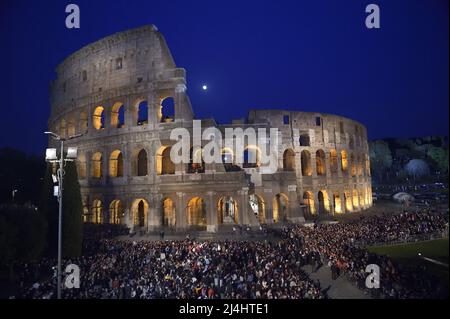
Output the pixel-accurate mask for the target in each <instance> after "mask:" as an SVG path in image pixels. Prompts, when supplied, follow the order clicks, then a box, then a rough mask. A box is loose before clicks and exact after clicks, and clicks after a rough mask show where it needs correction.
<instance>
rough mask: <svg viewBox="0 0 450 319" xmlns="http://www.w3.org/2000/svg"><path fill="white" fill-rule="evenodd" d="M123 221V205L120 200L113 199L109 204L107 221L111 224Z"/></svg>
mask: <svg viewBox="0 0 450 319" xmlns="http://www.w3.org/2000/svg"><path fill="white" fill-rule="evenodd" d="M122 221H123V206H122V202H121V201H120V200H118V199H115V200H113V201H112V202H111V204H109V222H110V223H111V224H122Z"/></svg>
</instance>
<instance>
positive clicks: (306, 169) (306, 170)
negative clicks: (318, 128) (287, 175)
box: [300, 150, 312, 176]
mask: <svg viewBox="0 0 450 319" xmlns="http://www.w3.org/2000/svg"><path fill="white" fill-rule="evenodd" d="M300 156H301V164H302V175H303V176H311V175H312V167H311V153H310V152H308V151H307V150H303V151H302V152H301V155H300Z"/></svg>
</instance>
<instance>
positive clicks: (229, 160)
mask: <svg viewBox="0 0 450 319" xmlns="http://www.w3.org/2000/svg"><path fill="white" fill-rule="evenodd" d="M221 154H222V163H223V167H224V168H225V171H226V172H233V171H239V170H241V168H240V167H239V166H237V165H236V164H235V163H234V152H233V150H232V149H230V148H228V147H224V148H222V150H221Z"/></svg>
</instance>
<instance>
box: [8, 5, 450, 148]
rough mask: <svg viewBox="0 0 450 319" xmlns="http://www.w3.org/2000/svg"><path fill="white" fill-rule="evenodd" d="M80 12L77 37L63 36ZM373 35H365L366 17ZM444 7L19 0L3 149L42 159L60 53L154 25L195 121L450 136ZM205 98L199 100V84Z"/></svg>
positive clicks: (11, 36) (11, 18)
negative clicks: (374, 15) (252, 115)
mask: <svg viewBox="0 0 450 319" xmlns="http://www.w3.org/2000/svg"><path fill="white" fill-rule="evenodd" d="M69 3H76V4H78V5H79V6H80V10H81V29H78V30H75V29H71V30H69V29H66V27H65V18H66V15H67V14H66V13H65V7H66V5H67V4H69ZM369 3H376V4H378V5H379V6H380V9H381V29H379V30H374V29H372V30H369V29H367V28H366V27H365V24H364V21H365V17H366V15H367V14H366V13H365V7H366V5H367V4H369ZM448 3H449V2H448V0H417V1H412V0H407V1H406V0H405V1H398V0H389V1H381V0H368V1H356V0H348V1H344V0H340V1H338V0H336V1H324V0H320V1H262V0H259V1H244V0H240V1H234V0H227V1H216V0H209V1H198V0H195V1H194V0H192V1H186V0H184V1H171V0H163V1H156V0H146V1H137V0H110V1H100V0H96V1H92V0H91V1H84V0H73V1H61V0H60V1H55V0H45V1H22V0H2V1H1V3H0V33H1V50H0V58H1V60H0V61H1V63H2V64H1V71H2V76H1V77H0V81H1V83H0V96H1V116H0V128H1V129H0V130H1V131H0V132H1V133H0V147H4V146H11V147H15V148H18V149H21V150H24V151H26V152H29V153H36V154H42V153H43V152H44V149H45V146H46V137H45V136H44V134H43V133H42V132H43V131H44V130H45V129H46V123H47V118H48V115H49V111H50V106H49V102H48V95H49V93H48V87H49V82H50V81H51V80H52V79H53V78H54V77H55V72H54V70H55V68H56V66H57V64H58V63H60V62H61V61H62V60H63V59H64V58H65V57H66V56H67V55H69V54H71V53H72V52H74V51H76V50H78V49H80V48H81V47H83V46H84V45H86V44H89V43H91V42H93V41H96V40H98V39H100V38H102V37H104V36H107V35H110V34H112V33H115V32H118V31H123V30H125V29H129V28H134V27H138V26H141V25H144V24H155V25H156V26H157V27H158V29H159V30H160V31H161V32H162V34H163V35H164V36H165V38H166V41H167V43H168V45H169V48H170V49H171V52H172V55H173V57H174V59H175V62H176V64H177V66H179V67H183V68H185V69H186V70H187V81H188V94H189V96H190V98H191V102H192V105H193V108H194V112H195V115H196V117H214V118H216V119H217V120H218V121H219V122H221V123H226V122H229V121H231V119H233V118H239V117H243V116H245V115H246V113H247V111H248V110H249V109H254V108H282V109H288V110H301V111H318V112H328V113H334V114H339V115H344V116H348V117H350V118H353V119H355V120H358V121H360V122H362V123H363V124H365V125H366V126H367V128H368V130H369V137H370V138H371V139H374V138H382V137H409V136H422V135H434V134H436V135H438V134H439V135H447V134H448V113H449V112H448V110H449V108H448V105H449V95H448V86H449V73H448V71H449V64H448V57H449V44H448V43H449V42H448V37H449V34H448V30H449V19H448V15H449V14H448V9H449V8H448ZM203 83H206V84H208V87H209V90H208V91H207V92H204V91H202V89H201V85H202V84H203Z"/></svg>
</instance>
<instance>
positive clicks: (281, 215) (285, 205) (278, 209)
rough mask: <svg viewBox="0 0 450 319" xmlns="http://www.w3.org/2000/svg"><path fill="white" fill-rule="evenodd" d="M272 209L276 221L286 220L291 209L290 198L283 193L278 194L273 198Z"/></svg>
mask: <svg viewBox="0 0 450 319" xmlns="http://www.w3.org/2000/svg"><path fill="white" fill-rule="evenodd" d="M272 209H273V221H274V222H275V223H278V222H280V221H286V220H287V215H288V211H289V198H288V197H287V196H286V195H285V194H283V193H279V194H276V195H275V196H274V198H273V202H272Z"/></svg>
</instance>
